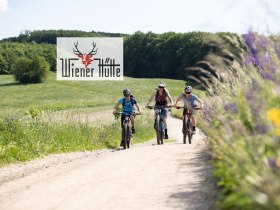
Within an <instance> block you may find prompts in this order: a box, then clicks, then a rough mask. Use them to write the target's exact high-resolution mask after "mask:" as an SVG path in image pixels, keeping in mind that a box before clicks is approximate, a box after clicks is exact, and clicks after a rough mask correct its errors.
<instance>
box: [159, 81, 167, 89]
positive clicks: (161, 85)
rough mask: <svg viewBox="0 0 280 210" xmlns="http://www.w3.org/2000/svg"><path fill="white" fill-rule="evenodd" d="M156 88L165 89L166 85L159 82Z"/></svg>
mask: <svg viewBox="0 0 280 210" xmlns="http://www.w3.org/2000/svg"><path fill="white" fill-rule="evenodd" d="M158 87H163V88H165V87H166V84H165V83H164V82H160V83H159V84H158Z"/></svg>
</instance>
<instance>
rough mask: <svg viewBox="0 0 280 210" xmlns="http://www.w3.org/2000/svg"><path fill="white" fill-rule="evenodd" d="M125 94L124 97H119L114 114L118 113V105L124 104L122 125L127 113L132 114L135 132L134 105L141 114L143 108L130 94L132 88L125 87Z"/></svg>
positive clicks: (131, 119)
mask: <svg viewBox="0 0 280 210" xmlns="http://www.w3.org/2000/svg"><path fill="white" fill-rule="evenodd" d="M123 95H124V97H123V98H121V99H119V100H118V102H117V104H116V105H115V107H114V109H113V114H116V113H117V109H118V107H119V106H120V105H121V104H122V113H123V114H122V116H121V125H123V120H124V117H125V115H130V121H131V125H132V129H131V131H132V133H135V132H136V130H135V128H134V122H135V117H134V115H133V114H134V113H135V109H134V105H135V106H136V107H137V110H138V112H139V114H141V109H140V107H139V105H138V103H137V101H136V99H135V98H134V97H133V96H132V95H131V94H130V90H129V89H127V88H126V89H124V90H123Z"/></svg>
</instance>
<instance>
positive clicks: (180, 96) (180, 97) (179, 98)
mask: <svg viewBox="0 0 280 210" xmlns="http://www.w3.org/2000/svg"><path fill="white" fill-rule="evenodd" d="M181 100H182V95H179V97H178V98H177V99H176V100H175V103H174V106H176V104H177V103H178V102H179V101H181Z"/></svg>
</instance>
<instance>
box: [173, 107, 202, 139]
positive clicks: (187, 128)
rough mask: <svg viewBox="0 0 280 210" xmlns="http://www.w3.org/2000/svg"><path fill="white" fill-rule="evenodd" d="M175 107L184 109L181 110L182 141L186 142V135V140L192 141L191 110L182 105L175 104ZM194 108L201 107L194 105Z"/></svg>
mask: <svg viewBox="0 0 280 210" xmlns="http://www.w3.org/2000/svg"><path fill="white" fill-rule="evenodd" d="M176 109H184V111H183V129H182V132H183V143H184V144H186V143H187V137H188V142H189V144H191V143H192V137H193V132H192V118H191V116H192V112H191V110H189V109H187V108H186V107H184V106H176ZM194 109H196V110H199V109H201V108H199V107H195V108H194Z"/></svg>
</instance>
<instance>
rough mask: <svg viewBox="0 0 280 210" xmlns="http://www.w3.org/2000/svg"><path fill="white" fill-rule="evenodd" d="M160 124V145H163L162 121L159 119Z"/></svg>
mask: <svg viewBox="0 0 280 210" xmlns="http://www.w3.org/2000/svg"><path fill="white" fill-rule="evenodd" d="M160 124H161V126H160V130H161V132H160V134H161V135H160V143H161V144H163V137H164V129H163V126H164V125H163V119H161V120H160Z"/></svg>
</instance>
